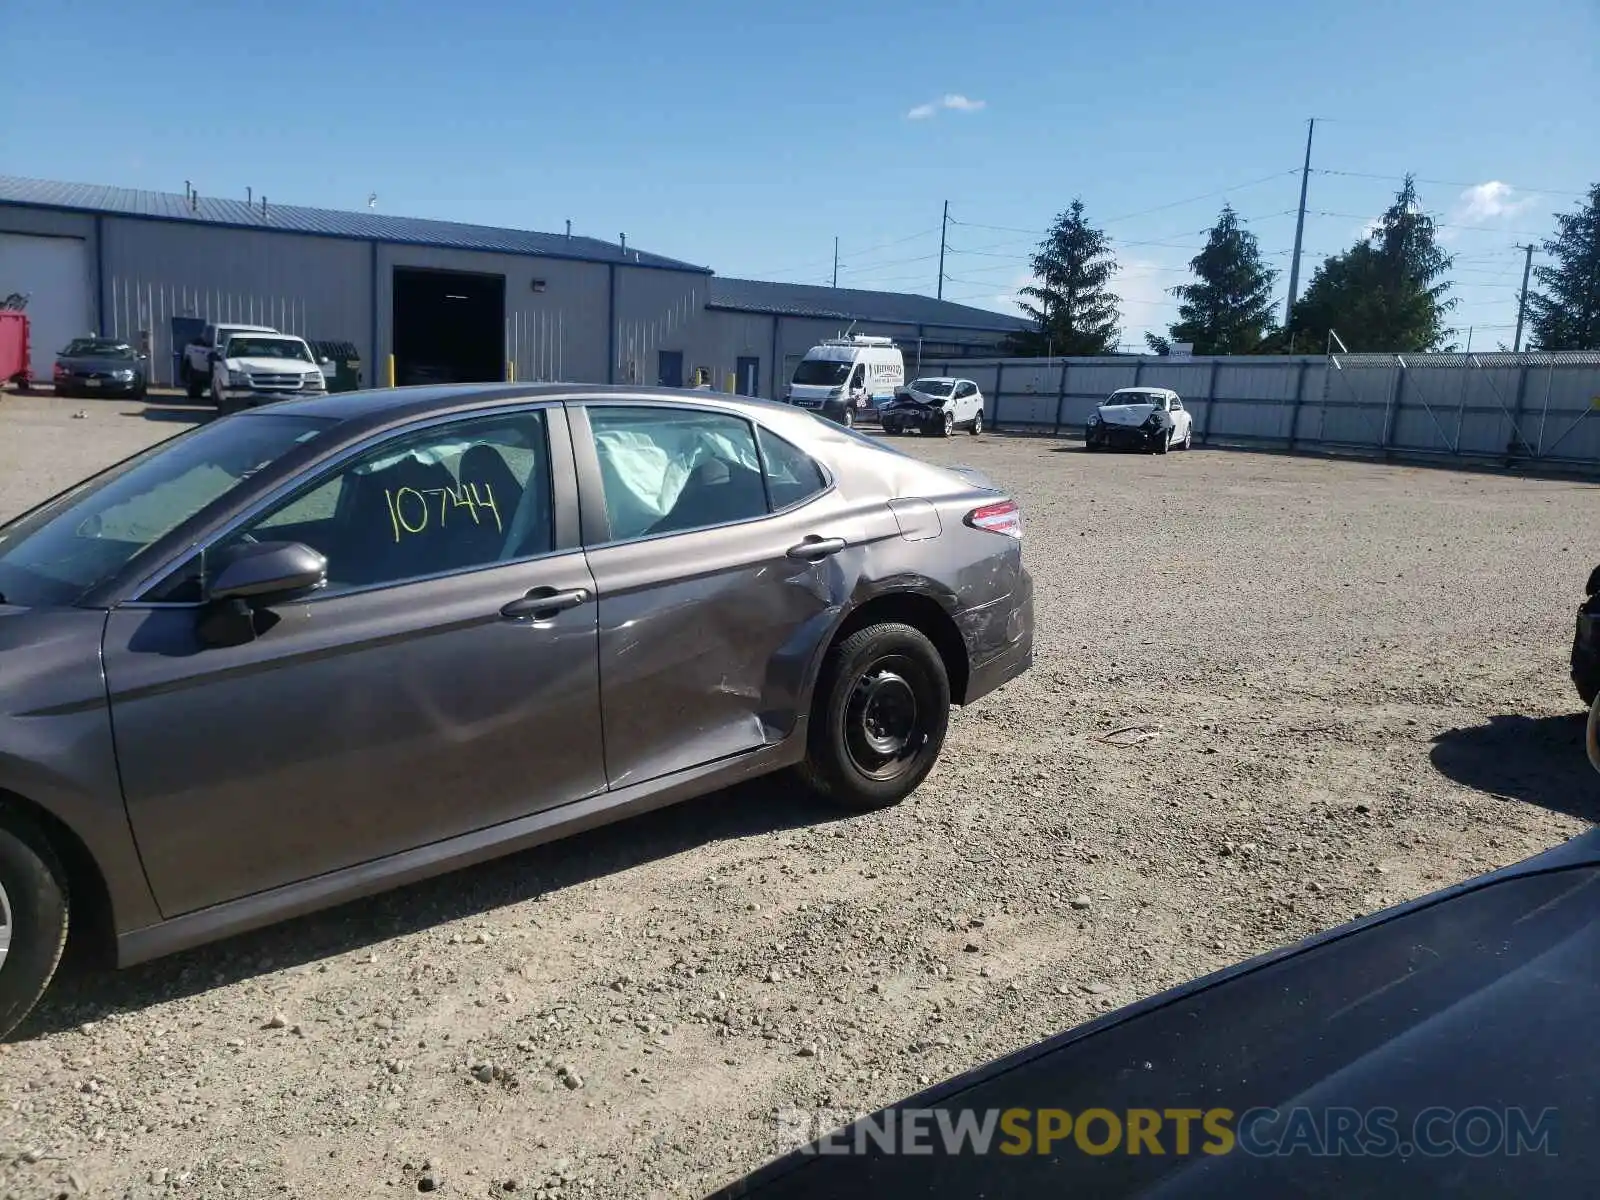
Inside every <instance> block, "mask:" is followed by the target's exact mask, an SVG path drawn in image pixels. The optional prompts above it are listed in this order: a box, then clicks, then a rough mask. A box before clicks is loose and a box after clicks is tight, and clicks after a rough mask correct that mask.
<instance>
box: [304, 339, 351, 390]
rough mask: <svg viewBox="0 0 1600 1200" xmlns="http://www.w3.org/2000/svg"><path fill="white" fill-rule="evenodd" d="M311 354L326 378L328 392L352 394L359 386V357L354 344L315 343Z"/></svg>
mask: <svg viewBox="0 0 1600 1200" xmlns="http://www.w3.org/2000/svg"><path fill="white" fill-rule="evenodd" d="M311 352H312V353H313V354H315V355H316V356H317V362H318V363H320V364H321V365H322V370H323V373H324V374H326V375H327V377H328V390H329V391H330V392H353V391H355V390H356V389H357V388H359V387H360V386H361V355H360V353H359V352H358V351H357V350H356V347H355V343H354V342H333V341H316V342H312V343H311ZM330 361H331V362H332V364H333V365H332V366H331V367H330V366H329V365H328V364H329V362H330Z"/></svg>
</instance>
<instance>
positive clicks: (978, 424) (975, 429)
mask: <svg viewBox="0 0 1600 1200" xmlns="http://www.w3.org/2000/svg"><path fill="white" fill-rule="evenodd" d="M982 432H983V409H981V408H980V409H979V410H978V415H977V416H975V417H973V418H972V436H973V437H977V436H978V435H979V434H980V433H982Z"/></svg>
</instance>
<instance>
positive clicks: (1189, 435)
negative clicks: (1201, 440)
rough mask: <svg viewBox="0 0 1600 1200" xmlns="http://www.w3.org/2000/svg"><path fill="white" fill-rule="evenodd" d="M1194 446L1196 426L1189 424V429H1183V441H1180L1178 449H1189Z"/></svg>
mask: <svg viewBox="0 0 1600 1200" xmlns="http://www.w3.org/2000/svg"><path fill="white" fill-rule="evenodd" d="M1193 447H1194V426H1193V425H1191V426H1189V428H1187V429H1185V430H1184V431H1183V441H1181V442H1179V443H1178V449H1179V450H1189V449H1192V448H1193Z"/></svg>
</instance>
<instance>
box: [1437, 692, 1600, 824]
mask: <svg viewBox="0 0 1600 1200" xmlns="http://www.w3.org/2000/svg"><path fill="white" fill-rule="evenodd" d="M1585 719H1586V714H1584V713H1581V712H1577V713H1572V714H1571V715H1569V716H1563V717H1525V716H1522V715H1520V714H1511V715H1505V716H1498V717H1490V718H1489V723H1488V724H1487V725H1474V726H1472V727H1470V728H1467V729H1452V730H1450V731H1449V732H1447V733H1441V734H1440V735H1439V736H1438V737H1436V738H1435V739H1434V745H1433V751H1432V753H1431V754H1430V756H1429V757H1430V758H1431V759H1432V760H1433V765H1434V766H1435V767H1436V768H1437V769H1438V771H1439V773H1440V774H1441V775H1444V776H1446V777H1448V778H1450V779H1453V780H1455V781H1456V782H1457V783H1460V784H1464V785H1465V786H1467V787H1470V788H1476V789H1477V790H1478V791H1480V792H1487V793H1489V794H1490V795H1492V796H1496V797H1499V798H1501V799H1505V800H1520V801H1522V802H1523V803H1524V804H1537V805H1538V806H1539V807H1540V808H1547V809H1549V810H1550V811H1551V812H1558V813H1565V814H1566V815H1567V816H1569V817H1577V818H1578V819H1579V820H1583V821H1600V776H1597V775H1596V774H1595V771H1594V768H1593V767H1591V766H1590V765H1589V759H1588V756H1587V755H1586V754H1585V753H1584V749H1583V732H1584V724H1585Z"/></svg>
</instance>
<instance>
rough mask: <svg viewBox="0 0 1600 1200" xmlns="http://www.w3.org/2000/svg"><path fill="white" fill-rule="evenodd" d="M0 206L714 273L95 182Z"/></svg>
mask: <svg viewBox="0 0 1600 1200" xmlns="http://www.w3.org/2000/svg"><path fill="white" fill-rule="evenodd" d="M0 204H21V205H28V206H30V207H34V208H52V209H58V210H67V211H72V212H85V213H103V214H107V215H112V216H119V217H144V218H147V219H150V220H158V221H192V222H194V223H196V224H202V225H218V226H223V227H226V228H231V229H267V230H276V231H278V232H281V233H304V234H314V235H318V236H322V237H339V238H353V239H359V240H361V241H379V242H392V243H398V244H401V245H412V246H443V247H448V248H450V249H453V250H486V251H490V252H492V253H497V254H527V255H537V256H539V257H543V258H566V259H579V260H582V261H584V262H601V263H616V264H617V265H619V266H621V265H627V266H634V267H657V268H665V269H668V270H679V271H699V272H704V273H709V271H710V268H708V267H702V266H697V265H695V264H693V263H686V262H681V261H679V260H678V259H674V258H666V257H663V256H662V255H659V254H649V253H646V252H644V251H641V250H635V249H633V248H632V247H629V248H628V249H627V250H623V248H622V247H621V246H620V245H618V244H616V243H614V242H603V241H601V240H599V239H598V238H588V237H567V236H566V235H565V234H560V233H533V232H530V231H528V230H524V229H497V228H494V227H493V226H489V225H465V224H462V223H460V222H458V221H431V220H427V219H425V218H422V217H395V216H390V215H388V214H387V213H378V212H370V211H368V212H344V211H341V210H339V209H331V208H300V207H298V206H296V205H292V204H277V203H274V202H272V201H271V200H270V199H269V200H267V202H266V204H265V207H264V208H263V203H262V200H261V199H259V198H258V199H257V200H256V201H255V203H253V204H250V203H247V202H245V201H244V200H225V199H222V198H220V197H216V196H200V197H198V198H197V199H196V200H195V201H194V203H193V204H191V203H190V202H189V200H188V199H187V198H185V197H184V196H181V195H178V194H177V193H175V192H146V191H140V190H138V189H136V188H118V187H105V186H103V185H100V184H92V183H54V182H51V181H49V180H44V179H22V178H19V177H17V176H12V175H0Z"/></svg>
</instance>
